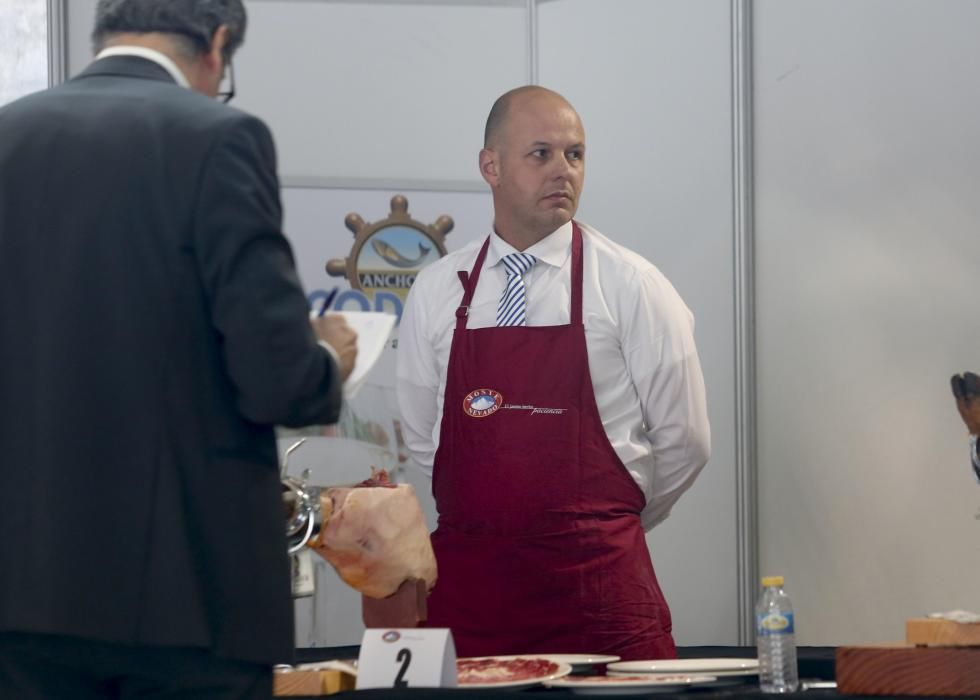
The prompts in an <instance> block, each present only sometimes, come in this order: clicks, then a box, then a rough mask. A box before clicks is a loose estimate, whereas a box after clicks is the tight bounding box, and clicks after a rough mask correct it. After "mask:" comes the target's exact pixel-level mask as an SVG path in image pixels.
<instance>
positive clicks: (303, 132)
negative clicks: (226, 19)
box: [68, 0, 528, 191]
mask: <svg viewBox="0 0 980 700" xmlns="http://www.w3.org/2000/svg"><path fill="white" fill-rule="evenodd" d="M245 6H246V9H247V11H248V18H249V23H248V29H247V32H246V38H245V44H244V46H243V47H242V48H241V50H240V51H239V52H238V53H237V54H236V56H235V61H234V62H235V78H236V93H237V94H236V97H235V100H234V105H235V106H236V107H239V108H241V109H244V110H246V111H248V112H252V113H253V114H256V115H258V116H260V117H262V118H263V119H264V120H265V121H266V122H267V123H268V124H269V126H270V127H271V128H272V131H273V133H274V134H275V136H276V143H277V147H278V152H279V172H280V175H281V177H282V179H283V182H284V183H285V184H287V185H291V184H299V185H308V184H315V185H320V186H335V185H340V186H344V185H348V186H349V185H351V184H353V185H354V186H362V185H365V184H367V185H368V186H371V185H380V186H381V187H386V186H388V185H390V184H391V183H397V186H400V187H404V185H405V184H411V185H412V186H414V187H421V188H431V187H432V186H433V185H437V186H440V187H445V188H448V189H463V190H475V191H480V190H482V188H483V185H482V180H480V178H479V173H478V170H477V166H476V152H477V151H478V150H479V148H480V146H481V145H482V140H483V134H482V131H481V129H480V128H479V127H477V128H474V125H476V124H480V123H481V122H482V121H483V120H484V119H485V118H486V112H487V111H489V109H490V105H491V104H492V102H493V97H494V96H495V95H496V94H498V93H500V92H503V91H504V90H506V89H508V88H510V87H513V86H514V85H520V84H522V83H524V82H526V81H527V79H528V40H527V10H526V6H525V3H524V2H513V1H497V2H489V1H487V2H474V1H473V0H457V1H455V2H453V1H448V0H445V1H443V2H417V3H416V2H376V1H374V0H350V1H348V2H337V1H326V0H324V1H319V2H317V1H310V0H305V1H304V0H248V1H247V2H246V3H245ZM68 11H69V13H68V25H69V37H68V40H69V71H68V72H69V75H74V74H76V73H78V72H79V71H80V70H82V69H83V68H84V67H85V66H86V65H87V64H88V62H89V61H90V60H91V56H92V52H91V47H90V40H89V35H90V34H91V30H92V25H93V19H94V17H95V0H72V1H71V2H70V3H68Z"/></svg>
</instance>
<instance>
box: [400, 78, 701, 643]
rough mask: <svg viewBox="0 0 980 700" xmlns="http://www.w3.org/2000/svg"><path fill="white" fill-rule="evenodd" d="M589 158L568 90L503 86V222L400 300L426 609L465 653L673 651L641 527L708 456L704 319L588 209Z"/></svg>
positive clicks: (492, 123)
mask: <svg viewBox="0 0 980 700" xmlns="http://www.w3.org/2000/svg"><path fill="white" fill-rule="evenodd" d="M584 157H585V136H584V130H583V127H582V123H581V120H580V119H579V117H578V114H577V113H576V112H575V110H574V109H573V108H572V107H571V105H570V104H568V102H567V101H566V100H565V99H564V98H562V97H561V96H560V95H558V94H557V93H554V92H552V91H550V90H546V89H544V88H540V87H534V86H528V87H523V88H518V89H516V90H513V91H510V92H508V93H506V94H505V95H503V96H502V97H501V98H500V99H498V100H497V102H496V104H495V105H494V107H493V109H492V110H491V113H490V117H489V119H488V121H487V130H486V135H485V148H484V149H483V150H482V151H481V153H480V170H481V174H482V175H483V177H484V179H485V180H486V181H487V183H488V184H489V185H490V187H491V191H492V194H493V200H494V222H493V223H494V226H493V229H494V231H493V233H492V234H491V235H490V236H488V237H487V238H486V239H484V240H481V241H480V242H478V243H475V244H472V245H470V246H467V247H466V248H463V249H462V250H460V251H457V252H454V253H451V254H450V255H448V256H446V258H443V259H442V260H441V261H439V262H437V263H434V264H433V265H431V266H429V267H428V268H426V269H424V270H423V271H422V272H421V273H420V275H419V277H418V278H417V281H416V284H415V286H414V287H413V289H412V291H411V293H410V295H409V298H408V301H407V304H406V308H405V312H404V315H403V319H402V326H401V335H400V340H399V361H398V364H399V367H398V377H399V379H398V397H399V404H400V408H401V413H402V419H403V431H404V433H405V437H406V444H407V445H408V447H409V449H410V450H411V451H412V453H413V456H414V457H415V458H416V460H417V461H418V462H419V463H420V464H421V465H422V466H423V468H425V467H428V466H429V465H431V474H432V491H433V495H434V497H435V501H436V507H437V510H438V513H439V520H438V526H437V529H436V531H435V532H434V533H433V547H434V549H435V552H436V559H437V562H438V566H439V580H438V583H437V584H436V587H435V589H434V591H433V592H432V594H431V596H430V599H429V625H430V626H433V627H449V628H451V629H452V632H453V636H454V639H455V641H456V646H457V650H458V653H459V654H460V655H461V656H475V655H493V654H517V653H531V652H538V653H546V652H552V653H559V652H561V653H590V654H616V655H618V656H621V657H623V658H624V659H653V658H670V657H674V656H676V650H675V647H674V641H673V638H672V636H671V618H670V611H669V609H668V606H667V603H666V601H665V600H664V596H663V593H662V592H661V590H660V586H659V584H658V582H657V578H656V575H655V573H654V569H653V565H652V562H651V558H650V554H649V550H648V548H647V544H646V539H645V530H646V529H649V528H650V527H652V526H653V525H654V524H656V523H657V522H659V521H661V520H662V519H663V518H665V517H666V516H667V514H668V512H669V510H670V507H671V506H672V505H673V503H674V502H676V500H677V498H678V497H679V496H680V495H681V493H683V491H685V490H686V489H687V488H688V487H689V486H690V485H691V483H693V481H694V479H695V478H696V476H697V474H698V473H699V472H700V470H701V468H702V467H703V466H704V464H705V462H706V461H707V459H708V453H709V444H710V433H709V427H708V420H707V413H706V407H705V397H704V383H703V378H702V375H701V369H700V365H699V362H698V358H697V352H696V349H695V347H694V340H693V318H692V317H691V314H690V312H689V311H688V310H687V308H686V307H685V306H684V304H683V302H682V301H681V299H680V297H679V296H678V295H677V293H676V291H675V290H674V289H673V287H672V286H671V285H670V283H669V282H668V281H667V280H666V278H664V277H663V275H662V274H660V272H659V271H658V270H657V269H656V268H655V267H654V266H653V265H651V264H650V263H649V262H647V261H645V260H643V259H642V258H641V257H640V256H638V255H636V254H635V253H632V252H631V251H628V250H626V249H625V248H622V247H621V246H618V245H617V244H615V243H613V242H612V241H610V240H609V239H608V238H606V237H605V236H603V235H602V234H601V233H599V232H598V231H596V230H595V229H592V228H591V227H589V226H587V225H586V224H583V223H580V222H578V221H576V220H574V219H573V217H574V215H575V211H576V209H577V206H578V198H579V195H580V193H581V188H582V183H583V180H584V172H585V171H584V167H585V166H584ZM440 416H441V417H440Z"/></svg>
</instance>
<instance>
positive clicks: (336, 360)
mask: <svg viewBox="0 0 980 700" xmlns="http://www.w3.org/2000/svg"><path fill="white" fill-rule="evenodd" d="M316 342H317V344H318V345H320V347H322V348H323V349H324V350H326V351H327V352H329V353H330V357H332V358H333V362H334V364H335V365H337V366H338V367H340V355H338V354H337V351H336V350H334V349H333V346H332V345H330V343H328V342H327V341H325V340H318V341H316ZM974 454H976V453H974Z"/></svg>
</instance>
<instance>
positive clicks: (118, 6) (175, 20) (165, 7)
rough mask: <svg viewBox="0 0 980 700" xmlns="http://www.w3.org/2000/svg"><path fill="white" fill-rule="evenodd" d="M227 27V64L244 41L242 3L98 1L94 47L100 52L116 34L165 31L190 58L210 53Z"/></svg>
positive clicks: (213, 0) (215, 0)
mask: <svg viewBox="0 0 980 700" xmlns="http://www.w3.org/2000/svg"><path fill="white" fill-rule="evenodd" d="M222 24H224V25H227V26H228V42H227V43H226V44H225V47H224V51H223V54H224V59H225V62H228V61H230V60H231V56H232V54H234V53H235V51H236V50H237V49H238V47H239V46H241V45H242V42H243V41H244V40H245V7H244V6H243V5H242V0H99V3H98V5H97V6H96V8H95V29H94V30H93V31H92V44H93V46H94V48H95V52H96V53H98V52H99V51H101V50H102V48H103V47H104V46H105V42H106V39H108V38H109V37H110V36H111V35H113V34H121V33H137V34H143V33H147V32H163V33H166V34H173V35H175V38H177V45H178V47H180V48H181V49H182V50H183V51H184V53H189V54H191V56H194V55H199V54H202V53H205V52H207V50H208V48H209V47H210V46H211V40H212V38H213V37H214V33H215V32H216V31H217V30H218V27H220V26H221V25H222Z"/></svg>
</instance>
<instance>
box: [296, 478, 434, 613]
mask: <svg viewBox="0 0 980 700" xmlns="http://www.w3.org/2000/svg"><path fill="white" fill-rule="evenodd" d="M320 507H321V510H322V515H323V525H322V527H321V529H320V533H319V535H318V536H317V537H316V538H315V539H314V540H312V541H311V542H310V546H311V547H312V548H313V549H314V551H316V553H317V554H319V555H320V556H322V557H323V558H324V559H326V560H327V561H328V562H330V563H331V564H332V565H333V567H334V568H335V569H336V570H337V573H338V574H339V575H340V578H342V579H343V580H344V581H345V582H346V583H347V584H348V585H350V586H351V587H352V588H354V589H356V590H358V591H360V592H361V593H363V594H364V595H366V596H369V597H372V598H385V597H387V596H390V595H392V594H393V593H395V591H397V590H398V589H399V586H401V585H402V583H404V582H405V581H408V580H410V579H421V580H423V581H425V584H426V588H427V589H428V590H431V589H432V587H433V586H434V585H435V582H436V558H435V555H434V554H433V552H432V543H431V541H430V540H429V529H428V527H427V526H426V524H425V516H424V515H423V513H422V507H421V506H420V505H419V501H418V498H417V497H416V495H415V489H414V488H413V487H412V486H411V485H410V484H393V483H392V482H391V481H390V480H389V478H388V474H387V473H386V472H385V471H384V470H382V471H380V472H375V471H374V470H372V475H371V478H370V479H368V480H366V481H363V482H361V483H360V484H357V485H356V486H333V487H328V488H325V489H323V490H322V491H321V492H320Z"/></svg>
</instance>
